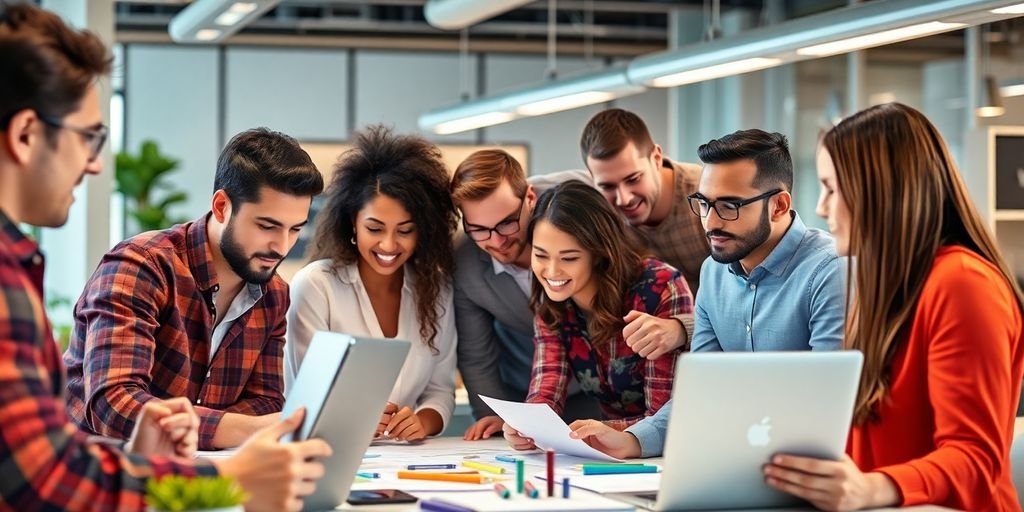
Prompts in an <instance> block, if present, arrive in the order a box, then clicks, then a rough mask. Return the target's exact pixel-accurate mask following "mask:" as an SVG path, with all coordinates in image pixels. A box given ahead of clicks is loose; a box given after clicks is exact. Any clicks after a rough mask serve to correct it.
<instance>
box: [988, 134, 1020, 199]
mask: <svg viewBox="0 0 1024 512" xmlns="http://www.w3.org/2000/svg"><path fill="white" fill-rule="evenodd" d="M995 149H996V155H995V157H996V158H995V160H996V176H995V182H996V183H995V185H996V187H995V188H996V210H1024V135H997V136H996V147H995Z"/></svg>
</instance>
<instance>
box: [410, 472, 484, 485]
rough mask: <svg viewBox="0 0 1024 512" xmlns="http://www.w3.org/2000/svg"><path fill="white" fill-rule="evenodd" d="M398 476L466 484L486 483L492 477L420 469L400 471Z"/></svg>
mask: <svg viewBox="0 0 1024 512" xmlns="http://www.w3.org/2000/svg"><path fill="white" fill-rule="evenodd" d="M398 478H401V479H403V480H434V481H438V482H462V483H464V484H486V483H489V482H491V479H489V478H487V477H485V476H483V475H479V474H476V475H459V474H452V473H424V472H420V471H399V472H398Z"/></svg>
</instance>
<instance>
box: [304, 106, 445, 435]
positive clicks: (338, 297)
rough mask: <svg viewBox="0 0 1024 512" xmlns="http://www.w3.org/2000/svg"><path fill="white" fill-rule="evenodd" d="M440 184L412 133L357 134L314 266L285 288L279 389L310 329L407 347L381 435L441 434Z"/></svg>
mask: <svg viewBox="0 0 1024 512" xmlns="http://www.w3.org/2000/svg"><path fill="white" fill-rule="evenodd" d="M448 179H449V175H448V170H447V168H446V167H445V165H444V163H443V162H442V160H441V153H440V150H438V149H437V146H435V145H433V144H431V143H430V142H427V141H426V140H425V139H423V138H421V137H418V136H412V135H396V134H394V133H392V131H391V130H390V129H388V128H385V127H383V126H379V125H378V126H372V127H369V128H367V129H366V130H365V131H363V132H361V133H359V134H357V136H356V141H355V147H354V148H353V149H351V150H349V151H347V152H346V153H344V154H343V155H342V156H341V159H340V160H339V163H338V164H337V166H336V167H335V171H334V176H333V177H332V178H331V183H330V186H329V188H328V189H327V192H326V194H325V196H326V204H325V205H324V208H323V210H322V211H321V212H320V214H319V215H318V216H317V228H316V234H315V236H314V239H313V242H312V246H311V249H310V260H311V261H312V263H310V264H309V265H307V266H306V267H305V268H303V269H302V270H300V271H299V272H298V273H297V274H296V275H295V278H294V279H293V280H292V283H291V308H290V309H289V310H288V339H287V343H286V347H287V348H286V350H285V375H286V379H287V383H288V384H290V383H291V382H292V381H293V380H294V378H295V375H296V374H297V373H298V369H299V365H300V364H301V363H302V358H303V356H304V355H305V353H306V349H307V348H308V347H309V342H310V339H311V338H312V337H313V333H314V332H316V331H320V330H324V331H333V332H343V333H347V334H352V335H357V336H370V337H374V338H397V339H406V340H410V341H412V342H413V343H412V348H411V350H410V352H409V356H408V357H407V358H406V360H405V365H404V366H403V367H402V371H401V373H400V374H399V377H398V381H397V382H395V387H394V389H393V390H392V392H391V396H390V397H389V398H388V404H387V406H386V408H385V410H384V415H383V416H382V417H381V420H380V423H379V424H378V427H377V435H378V436H381V435H384V436H388V437H391V438H394V439H398V440H417V439H423V438H424V437H426V436H431V435H436V434H439V433H441V431H442V430H443V429H444V426H445V424H446V423H447V421H448V418H449V417H450V416H451V414H452V410H453V409H454V407H455V395H454V391H455V340H456V335H455V319H454V316H453V310H452V292H451V277H452V271H453V267H454V263H453V261H454V260H453V257H452V234H453V233H454V230H455V225H456V215H455V208H454V206H453V205H452V201H451V196H450V195H449V194H448Z"/></svg>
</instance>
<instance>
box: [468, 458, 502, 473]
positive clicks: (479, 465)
mask: <svg viewBox="0 0 1024 512" xmlns="http://www.w3.org/2000/svg"><path fill="white" fill-rule="evenodd" d="M462 465H463V466H466V467H467V468H473V469H479V470H480V471H486V472H488V473H497V474H499V475H503V474H505V468H503V467H501V466H492V465H490V464H484V463H483V462H475V461H471V460H464V461H462Z"/></svg>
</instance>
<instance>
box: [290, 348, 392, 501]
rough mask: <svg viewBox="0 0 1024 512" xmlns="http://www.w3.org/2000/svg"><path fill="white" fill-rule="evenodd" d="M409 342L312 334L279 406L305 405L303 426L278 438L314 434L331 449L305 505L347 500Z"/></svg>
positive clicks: (306, 436) (303, 437) (310, 435)
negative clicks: (283, 400) (283, 401)
mask: <svg viewBox="0 0 1024 512" xmlns="http://www.w3.org/2000/svg"><path fill="white" fill-rule="evenodd" d="M409 346H410V345H409V342H407V341H401V340H377V339H370V338H360V337H356V336H349V335H347V334H339V333H333V332H323V331H321V332H317V333H316V334H314V335H313V340H312V341H311V342H310V345H309V350H308V351H307V352H306V357H305V358H304V359H303V360H302V366H300V367H299V372H298V375H296V377H295V382H294V384H292V387H291V389H290V390H289V392H288V396H287V398H286V399H285V403H284V410H283V411H282V412H281V414H282V417H288V416H290V415H291V414H292V413H293V412H294V411H295V410H296V409H298V408H299V407H305V408H306V417H305V419H304V420H303V422H302V426H301V427H299V429H298V431H297V432H296V433H295V434H294V436H292V435H286V436H284V437H282V438H281V440H282V441H290V440H291V439H292V438H297V439H308V438H310V437H315V438H319V439H323V440H324V441H327V443H328V444H330V445H331V450H332V451H333V455H331V456H330V457H328V458H326V459H323V461H322V462H323V464H324V469H325V470H326V472H325V474H324V477H323V478H321V479H320V481H319V482H317V485H316V491H315V492H314V493H313V494H312V495H310V496H308V497H306V498H305V499H304V500H303V502H304V507H303V510H332V509H334V508H335V507H337V506H338V505H341V504H342V502H343V501H345V498H346V497H347V496H348V492H349V488H350V487H351V486H352V481H353V479H354V478H355V476H356V471H357V470H358V469H359V464H360V463H362V457H363V453H364V452H366V447H367V446H369V445H370V441H372V440H373V433H374V431H375V429H376V428H377V422H378V421H379V420H380V415H381V414H382V413H383V412H384V406H385V404H386V403H387V400H388V395H390V394H391V389H392V388H393V387H394V385H395V380H396V379H398V373H399V371H400V370H401V369H402V365H403V364H404V363H405V357H406V355H408V353H409Z"/></svg>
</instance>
